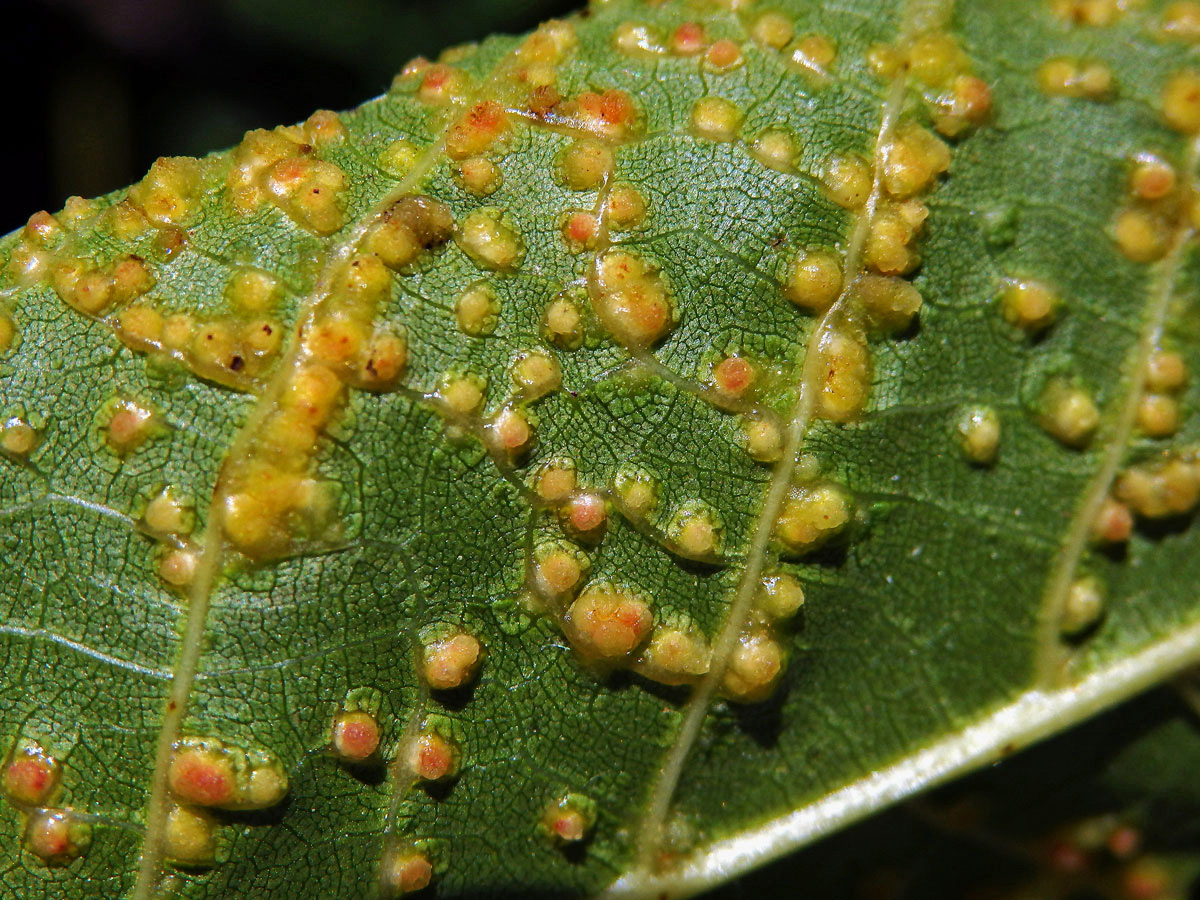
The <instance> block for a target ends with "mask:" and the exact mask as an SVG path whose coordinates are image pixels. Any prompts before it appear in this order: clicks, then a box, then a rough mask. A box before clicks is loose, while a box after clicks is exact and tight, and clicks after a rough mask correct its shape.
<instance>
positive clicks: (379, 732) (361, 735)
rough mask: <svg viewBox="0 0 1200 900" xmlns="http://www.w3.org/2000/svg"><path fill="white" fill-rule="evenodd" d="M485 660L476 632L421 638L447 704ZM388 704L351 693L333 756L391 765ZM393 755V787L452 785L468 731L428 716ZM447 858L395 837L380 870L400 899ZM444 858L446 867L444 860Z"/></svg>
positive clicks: (424, 674) (337, 722) (422, 668)
mask: <svg viewBox="0 0 1200 900" xmlns="http://www.w3.org/2000/svg"><path fill="white" fill-rule="evenodd" d="M483 657H484V648H483V644H482V643H480V641H479V639H478V638H477V637H475V636H474V635H473V634H470V633H469V632H467V631H464V630H463V629H461V628H457V627H451V626H433V627H431V628H429V629H426V630H425V631H424V632H423V633H422V635H421V646H420V658H419V661H418V667H417V672H418V675H419V677H420V679H421V683H422V684H423V685H424V687H425V688H427V689H428V691H429V693H430V695H431V696H432V697H434V698H438V699H444V698H446V696H447V693H448V692H452V691H456V690H458V689H460V688H464V687H466V686H467V685H469V684H471V683H472V682H473V681H474V680H475V679H476V678H477V677H478V675H479V670H480V667H481V666H482V664H483ZM381 701H382V697H381V695H380V694H379V692H378V691H376V690H374V689H371V688H358V689H355V690H352V691H350V692H349V693H348V694H347V695H346V699H345V701H344V702H343V703H342V706H341V708H340V709H339V710H338V712H337V714H336V715H335V716H334V719H333V725H332V728H331V730H330V736H329V751H330V752H331V753H332V754H333V755H334V757H335V758H337V759H338V760H340V761H341V762H343V763H345V764H347V765H348V766H351V767H363V766H368V767H370V766H375V765H378V764H380V763H382V762H383V761H384V760H383V759H382V758H381V757H382V755H383V752H384V751H383V747H382V744H383V729H382V726H381V723H380V707H381V705H382V704H381ZM391 753H392V754H393V758H392V760H391V762H390V764H389V768H390V770H391V772H392V775H393V778H394V780H395V782H396V784H395V785H394V786H393V790H396V791H399V790H400V789H402V787H403V785H402V782H403V781H407V782H408V783H409V784H421V785H425V786H427V787H431V786H433V785H437V784H444V783H446V782H450V781H452V780H453V779H455V778H456V777H457V776H458V773H459V770H460V768H461V764H462V751H461V732H460V729H459V727H458V725H457V723H455V721H454V720H453V719H452V718H450V717H449V716H445V715H437V714H428V715H421V718H419V719H415V720H414V721H413V722H412V723H410V725H409V727H408V728H406V729H405V734H404V735H403V736H402V737H401V739H400V741H399V742H398V744H397V745H396V746H395V747H393V748H392V749H391ZM432 796H434V797H440V796H443V795H442V794H440V793H433V794H432ZM439 856H440V857H444V854H439V853H437V852H436V851H435V848H434V845H433V842H430V841H421V840H416V841H405V842H395V841H392V840H391V839H390V838H389V839H388V841H387V846H386V847H385V850H384V856H383V861H382V865H381V870H380V881H381V884H382V886H383V888H384V890H385V891H386V892H388V893H389V894H393V895H395V894H406V893H411V892H414V891H419V890H422V889H424V888H425V887H427V886H428V885H429V882H430V880H431V879H432V878H433V874H434V870H435V865H434V859H435V858H436V857H439ZM440 861H441V862H442V863H444V858H442V859H441V860H440Z"/></svg>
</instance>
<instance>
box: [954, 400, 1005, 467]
mask: <svg viewBox="0 0 1200 900" xmlns="http://www.w3.org/2000/svg"><path fill="white" fill-rule="evenodd" d="M958 440H959V446H960V447H962V452H963V455H964V456H966V458H967V459H968V460H970V461H971V462H973V463H975V465H978V466H990V465H991V464H992V463H994V462H995V461H996V454H997V453H998V452H999V450H1000V417H999V416H998V415H997V414H996V411H995V410H994V409H992V408H991V407H990V406H970V407H967V408H966V409H964V410H963V411H962V413H961V415H960V416H959V419H958Z"/></svg>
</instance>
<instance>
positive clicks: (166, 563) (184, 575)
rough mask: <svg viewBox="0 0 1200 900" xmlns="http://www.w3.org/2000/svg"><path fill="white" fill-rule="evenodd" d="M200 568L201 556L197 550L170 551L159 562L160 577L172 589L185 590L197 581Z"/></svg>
mask: <svg viewBox="0 0 1200 900" xmlns="http://www.w3.org/2000/svg"><path fill="white" fill-rule="evenodd" d="M199 567H200V555H199V554H198V553H197V552H196V551H195V550H190V549H177V550H170V551H168V552H166V553H164V554H163V557H162V559H160V560H159V561H158V577H159V578H161V579H162V580H163V581H164V582H166V583H167V584H169V585H171V587H176V588H184V587H187V586H188V585H190V584H191V583H192V582H193V581H194V580H195V578H196V570H197V569H199Z"/></svg>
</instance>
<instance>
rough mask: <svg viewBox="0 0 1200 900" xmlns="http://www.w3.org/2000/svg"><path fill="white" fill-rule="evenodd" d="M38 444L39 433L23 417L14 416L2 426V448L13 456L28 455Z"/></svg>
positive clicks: (0, 446) (0, 447)
mask: <svg viewBox="0 0 1200 900" xmlns="http://www.w3.org/2000/svg"><path fill="white" fill-rule="evenodd" d="M37 445H38V433H37V432H36V431H34V429H33V427H32V426H31V425H30V424H29V423H28V422H26V421H24V420H23V419H19V418H12V419H9V420H8V421H7V422H5V423H4V425H3V426H0V449H2V450H4V452H5V453H8V454H10V455H12V456H21V457H24V456H28V455H29V454H30V453H32V452H33V450H34V448H35V447H37Z"/></svg>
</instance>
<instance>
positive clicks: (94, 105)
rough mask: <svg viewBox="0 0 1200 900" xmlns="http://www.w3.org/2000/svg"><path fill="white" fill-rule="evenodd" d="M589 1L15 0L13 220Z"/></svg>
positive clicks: (2, 141) (377, 87) (344, 102)
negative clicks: (419, 60) (421, 57)
mask: <svg viewBox="0 0 1200 900" xmlns="http://www.w3.org/2000/svg"><path fill="white" fill-rule="evenodd" d="M582 5H583V0H3V2H0V10H3V18H2V19H0V23H2V24H0V34H3V36H4V39H5V40H4V45H5V49H4V53H3V54H0V72H2V73H3V75H4V78H3V82H2V83H3V85H4V86H5V89H6V91H7V93H8V96H9V103H10V106H9V108H10V111H11V112H13V113H15V116H14V117H12V118H10V120H9V126H8V127H7V128H6V129H5V133H4V135H3V137H2V138H0V154H3V157H2V158H3V161H4V171H6V172H8V173H9V175H10V176H11V177H9V179H8V181H6V182H4V186H5V190H4V191H0V234H5V233H7V232H9V231H11V230H12V229H14V228H17V227H18V226H20V225H22V224H23V223H24V222H25V220H26V219H27V218H28V217H29V215H30V213H32V212H34V211H36V210H39V209H49V210H52V211H53V210H57V209H59V208H61V207H62V205H63V201H64V200H65V199H66V198H67V197H68V196H70V195H71V194H81V195H83V196H88V197H90V196H95V195H97V194H103V193H105V192H107V191H110V190H113V189H114V188H118V187H121V186H122V185H126V184H129V183H131V182H133V181H135V180H137V179H138V178H140V177H141V176H142V175H143V174H144V173H145V171H146V169H147V168H148V167H149V165H150V163H152V162H153V161H154V160H155V159H156V158H157V157H159V156H173V155H180V154H186V155H197V154H201V153H206V152H208V151H210V150H216V149H219V148H222V147H226V146H229V145H231V144H233V143H236V142H237V141H238V140H239V139H240V138H241V136H242V134H243V133H244V132H245V131H246V130H248V129H250V128H257V127H270V126H274V125H280V124H285V123H289V122H293V121H296V120H299V119H303V118H304V117H305V116H307V115H308V114H309V113H310V112H312V111H313V110H314V109H318V108H328V109H345V108H347V107H351V106H356V105H357V104H359V103H361V102H362V101H364V100H366V99H368V98H369V97H373V96H375V95H376V94H379V93H382V92H383V91H384V90H386V89H387V86H388V84H389V82H390V81H391V77H392V75H393V74H395V73H396V72H397V71H399V69H400V68H401V66H403V65H404V63H405V62H406V61H407V60H408V59H410V58H411V57H413V56H416V55H418V54H425V55H427V56H432V55H434V54H436V53H437V52H438V51H439V50H440V49H441V48H443V47H446V46H449V45H451V44H456V43H460V42H462V41H468V40H475V39H478V38H480V37H483V36H485V35H487V34H489V33H491V32H492V31H497V30H500V31H522V30H524V29H526V28H529V27H531V26H533V25H535V24H536V23H537V22H538V21H540V20H542V19H544V18H548V17H550V16H553V15H559V14H562V13H564V12H569V11H570V10H572V9H574V8H576V7H578V6H582Z"/></svg>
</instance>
